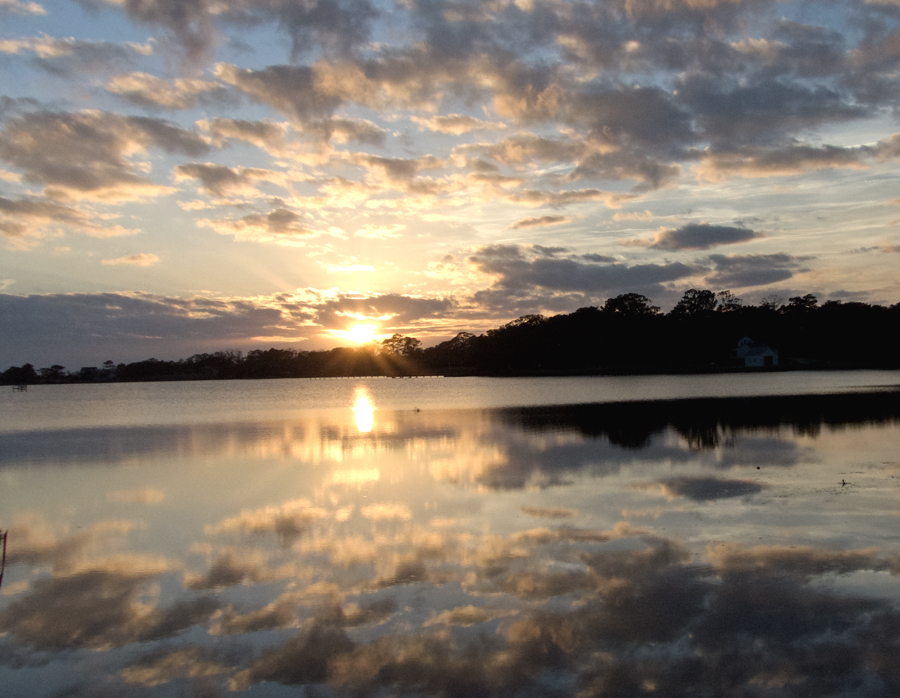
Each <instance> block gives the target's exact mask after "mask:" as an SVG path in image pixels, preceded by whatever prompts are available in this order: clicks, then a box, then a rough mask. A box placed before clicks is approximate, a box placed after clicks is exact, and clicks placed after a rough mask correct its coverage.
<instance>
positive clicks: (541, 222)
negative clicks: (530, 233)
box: [507, 216, 572, 230]
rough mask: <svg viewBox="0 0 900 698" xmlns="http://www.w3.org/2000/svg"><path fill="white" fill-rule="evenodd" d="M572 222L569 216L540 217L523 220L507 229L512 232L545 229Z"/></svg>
mask: <svg viewBox="0 0 900 698" xmlns="http://www.w3.org/2000/svg"><path fill="white" fill-rule="evenodd" d="M571 221H572V219H571V218H569V217H568V216H538V217H532V218H523V219H522V220H519V221H516V222H515V223H513V224H512V225H508V226H507V228H510V229H511V230H523V229H526V228H545V227H547V226H551V225H562V224H563V223H570V222H571Z"/></svg>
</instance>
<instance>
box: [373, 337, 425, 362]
mask: <svg viewBox="0 0 900 698" xmlns="http://www.w3.org/2000/svg"><path fill="white" fill-rule="evenodd" d="M421 346H422V342H421V341H419V340H418V339H416V338H415V337H404V336H403V335H402V334H394V335H391V336H390V337H389V338H388V339H385V340H383V341H382V342H381V347H382V351H383V352H385V353H386V354H395V355H397V356H403V357H406V358H412V357H414V356H415V355H416V354H417V353H418V352H419V351H420V350H421Z"/></svg>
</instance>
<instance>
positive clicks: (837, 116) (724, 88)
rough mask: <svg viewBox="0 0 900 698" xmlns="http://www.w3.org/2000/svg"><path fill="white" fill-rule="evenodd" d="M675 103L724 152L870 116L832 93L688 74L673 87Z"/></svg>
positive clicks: (807, 87)
mask: <svg viewBox="0 0 900 698" xmlns="http://www.w3.org/2000/svg"><path fill="white" fill-rule="evenodd" d="M678 101H679V103H680V104H681V105H684V106H685V107H687V108H688V109H689V110H690V112H691V113H693V114H694V116H695V118H696V120H697V122H698V124H699V125H700V127H701V129H702V132H703V136H704V138H705V139H706V140H708V141H710V142H711V143H713V145H714V147H715V149H716V150H724V151H727V150H729V149H732V148H734V147H735V146H755V145H762V144H775V143H779V142H780V141H781V140H782V139H783V138H784V136H785V134H787V133H795V132H797V131H800V130H802V129H808V128H812V127H815V126H819V125H822V124H825V123H840V122H844V121H850V120H853V119H858V118H862V117H864V116H866V115H867V114H869V113H870V111H871V108H869V107H867V106H865V105H855V104H853V103H851V101H850V100H848V99H846V97H845V96H844V95H843V94H842V93H841V92H840V91H838V90H837V89H833V88H830V87H825V86H821V85H819V86H811V85H807V84H803V83H801V82H799V81H797V82H793V83H787V82H784V81H780V80H776V79H774V78H760V79H758V80H754V81H750V82H748V83H746V84H742V85H734V84H729V83H728V82H726V81H718V82H717V81H715V80H714V79H713V77H712V76H709V75H690V76H688V77H686V78H685V79H684V80H683V81H682V84H681V85H679V88H678Z"/></svg>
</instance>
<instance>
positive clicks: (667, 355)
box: [0, 289, 900, 386]
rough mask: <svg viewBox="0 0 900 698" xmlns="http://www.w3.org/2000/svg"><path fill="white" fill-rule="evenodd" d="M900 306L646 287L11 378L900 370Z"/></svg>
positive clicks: (15, 371)
mask: <svg viewBox="0 0 900 698" xmlns="http://www.w3.org/2000/svg"><path fill="white" fill-rule="evenodd" d="M898 326H900V303H897V304H895V305H892V306H881V305H869V304H866V303H859V302H841V301H828V302H826V303H824V304H822V305H819V303H818V299H817V298H816V297H815V296H814V295H812V294H807V295H805V296H796V297H793V298H790V299H788V302H787V303H784V302H782V300H781V299H780V298H777V297H775V296H770V297H767V298H766V299H764V300H763V301H762V303H761V304H760V305H758V306H753V305H744V304H743V303H742V302H741V299H740V298H737V297H736V296H735V295H734V294H732V293H731V292H730V291H721V292H719V293H718V294H716V293H714V292H712V291H709V290H697V289H691V290H689V291H687V292H686V293H685V294H684V296H683V297H682V299H681V300H680V301H679V302H678V304H677V305H676V306H675V307H674V308H673V309H672V311H670V312H669V313H661V312H660V310H659V308H658V307H656V306H654V305H652V304H651V301H650V299H648V298H646V297H645V296H642V295H640V294H636V293H626V294H622V295H619V296H617V297H616V298H610V299H608V300H607V301H606V303H604V305H603V306H602V307H596V306H591V307H585V308H579V309H578V310H576V311H574V312H572V313H568V314H565V313H564V314H560V315H554V316H552V317H545V316H543V315H525V316H522V317H520V318H518V319H516V320H513V321H512V322H509V323H507V324H505V325H503V326H501V327H498V328H496V329H492V330H488V331H487V332H486V333H484V334H482V335H477V336H476V335H474V334H472V333H470V332H460V333H459V334H457V335H456V336H455V337H454V338H453V339H450V340H448V341H445V342H442V343H440V344H437V345H435V346H432V347H426V348H423V347H422V343H421V341H420V340H418V339H416V338H415V337H409V336H404V335H401V334H395V335H393V336H392V337H390V338H389V339H385V340H383V341H381V342H372V343H370V344H368V345H364V346H360V347H338V348H335V349H327V350H320V351H298V350H296V349H275V348H271V349H266V350H263V349H255V350H253V351H250V352H247V354H243V353H242V352H240V351H234V350H224V351H217V352H215V353H212V354H195V355H194V356H191V357H189V358H187V359H178V360H172V361H164V360H158V359H153V358H151V359H146V360H144V361H137V362H133V363H129V364H125V363H119V364H116V363H115V362H114V361H112V360H107V361H105V362H104V363H103V364H102V366H97V367H95V366H88V367H83V368H81V369H79V370H77V371H66V369H65V367H64V366H61V365H58V364H55V365H53V366H50V367H46V368H39V369H36V368H35V367H34V366H33V365H32V364H24V365H23V366H11V367H10V368H8V369H7V370H6V371H4V372H3V373H0V384H2V385H14V386H19V385H35V384H58V383H102V382H139V381H181V380H233V379H259V378H343V377H347V378H349V377H362V376H387V377H414V376H433V375H441V376H570V375H571V376H577V375H622V374H664V373H665V374H671V373H711V372H730V371H736V370H744V371H748V370H749V371H753V370H757V371H759V370H763V371H777V370H798V369H858V368H881V369H884V368H888V369H890V368H900V351H898V349H897V344H896V340H895V338H894V336H895V333H896V328H897V327H898ZM743 337H750V338H752V340H753V341H754V342H756V343H758V344H759V345H764V346H766V347H769V348H771V349H772V350H774V351H776V352H777V353H778V359H777V361H775V362H774V365H772V366H770V367H760V368H748V367H744V361H743V360H742V359H739V358H736V354H735V350H736V347H737V345H738V342H739V340H740V339H741V338H743Z"/></svg>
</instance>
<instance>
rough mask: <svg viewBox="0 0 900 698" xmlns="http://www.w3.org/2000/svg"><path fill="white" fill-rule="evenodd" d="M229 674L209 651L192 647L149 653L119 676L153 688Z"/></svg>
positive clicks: (225, 667)
mask: <svg viewBox="0 0 900 698" xmlns="http://www.w3.org/2000/svg"><path fill="white" fill-rule="evenodd" d="M226 671H228V667H227V666H223V665H222V664H220V663H218V662H217V661H216V659H215V657H214V656H213V654H212V653H211V652H210V651H209V650H208V649H207V648H205V647H197V646H188V647H178V648H176V649H168V648H166V649H161V650H157V651H155V652H151V653H150V654H145V655H144V656H143V657H141V658H140V659H139V660H138V661H137V662H136V663H134V664H131V665H129V666H127V667H125V668H124V669H122V671H120V672H119V675H120V676H121V677H122V680H123V681H125V683H130V684H137V685H139V686H147V687H152V686H159V685H161V684H164V683H169V682H170V681H173V680H175V679H181V678H201V677H205V676H216V675H218V674H221V673H224V672H226Z"/></svg>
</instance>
